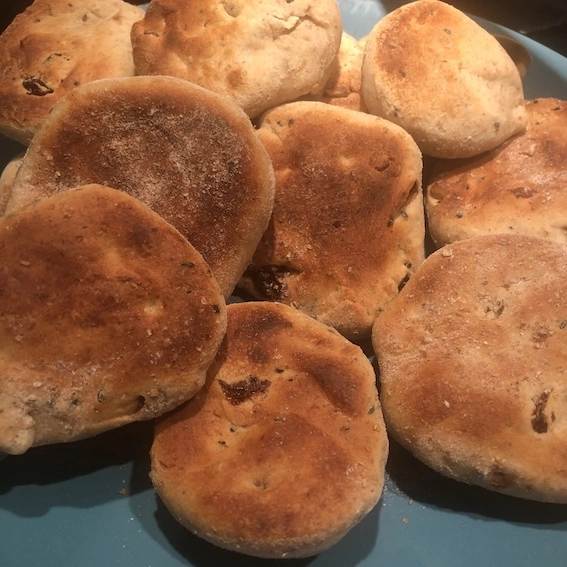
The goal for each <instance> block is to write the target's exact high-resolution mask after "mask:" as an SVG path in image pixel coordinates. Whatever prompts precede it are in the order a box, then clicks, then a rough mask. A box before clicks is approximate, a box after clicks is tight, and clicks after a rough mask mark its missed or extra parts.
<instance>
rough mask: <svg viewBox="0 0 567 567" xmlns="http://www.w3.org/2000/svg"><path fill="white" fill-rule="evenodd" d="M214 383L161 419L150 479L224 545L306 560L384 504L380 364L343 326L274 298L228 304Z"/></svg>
mask: <svg viewBox="0 0 567 567" xmlns="http://www.w3.org/2000/svg"><path fill="white" fill-rule="evenodd" d="M227 310H228V330H227V335H226V337H225V341H224V342H223V345H222V346H221V348H220V350H219V353H218V356H217V358H216V361H215V362H214V363H213V365H212V366H211V369H210V371H209V374H208V378H207V383H206V384H205V386H204V388H203V389H202V390H201V391H200V392H199V394H198V395H197V396H196V397H195V398H194V399H193V400H192V401H191V402H190V403H188V404H186V405H185V406H183V407H182V408H180V409H179V410H176V411H175V412H173V413H171V414H169V415H168V416H166V417H164V418H163V419H160V420H159V421H158V425H157V429H156V435H155V438H154V443H153V446H152V451H151V457H152V472H151V478H152V481H153V483H154V485H155V487H156V489H157V492H158V494H159V495H160V497H161V498H162V500H163V501H164V503H165V505H166V506H167V508H168V509H169V510H170V511H171V513H172V514H173V515H174V517H175V518H176V519H177V520H178V521H179V522H181V523H182V524H183V525H184V526H185V527H187V528H188V529H190V530H191V531H193V532H194V533H196V534H197V535H199V536H200V537H202V538H204V539H206V540H208V541H211V542H213V543H215V544H216V545H219V546H221V547H224V548H227V549H232V550H234V551H239V552H242V553H246V554H249V555H254V556H259V557H272V558H275V557H303V556H309V555H313V554H316V553H319V552H321V551H323V550H324V549H326V548H328V547H330V546H331V545H333V544H334V543H336V541H338V540H339V539H340V538H341V537H342V536H343V535H344V534H345V533H346V532H347V531H348V530H349V529H350V528H351V527H353V525H355V524H356V523H357V522H358V521H359V520H361V519H362V517H364V516H365V515H366V514H367V513H368V512H369V511H370V510H371V509H372V508H373V507H374V505H375V504H376V502H377V501H378V499H379V497H380V495H381V491H382V486H383V481H384V467H385V462H386V456H387V451H388V441H387V436H386V431H385V428H384V423H383V418H382V414H381V410H380V405H379V401H378V396H377V390H376V384H375V375H374V371H373V369H372V367H371V365H370V363H369V361H368V359H367V358H366V357H365V356H364V354H363V353H362V351H361V349H359V348H358V347H356V346H355V345H353V344H352V343H349V342H348V341H347V340H346V339H344V338H343V337H341V336H340V335H339V334H338V333H337V332H336V331H334V330H333V329H331V328H328V327H325V326H324V325H321V324H320V323H318V322H316V321H314V320H313V319H311V318H309V317H307V316H306V315H304V314H302V313H300V312H299V311H297V310H295V309H293V308H291V307H288V306H285V305H282V304H276V303H270V302H247V303H240V304H231V305H229V306H228V309H227Z"/></svg>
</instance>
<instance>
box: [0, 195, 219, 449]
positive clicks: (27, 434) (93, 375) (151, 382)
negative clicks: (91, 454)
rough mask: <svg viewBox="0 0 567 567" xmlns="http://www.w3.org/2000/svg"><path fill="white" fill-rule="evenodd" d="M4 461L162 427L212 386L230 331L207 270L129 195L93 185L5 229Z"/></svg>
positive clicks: (3, 224)
mask: <svg viewBox="0 0 567 567" xmlns="http://www.w3.org/2000/svg"><path fill="white" fill-rule="evenodd" d="M0 290H1V293H0V345H1V346H0V451H4V452H6V453H14V454H18V453H23V452H25V451H26V450H27V449H29V448H30V447H32V446H36V445H46V444H51V443H59V442H65V441H73V440H75V439H81V438H84V437H89V436H92V435H95V434H97V433H100V432H102V431H105V430H108V429H111V428H115V427H118V426H121V425H124V424H126V423H130V422H133V421H139V420H144V419H150V418H154V417H156V416H158V415H161V414H163V413H164V412H166V411H169V410H171V409H173V408H175V407H177V406H178V405H179V404H181V403H182V402H184V401H186V400H187V399H189V398H191V397H192V396H193V395H194V394H195V393H196V392H197V390H199V388H201V387H202V385H203V383H204V381H205V374H206V371H207V368H208V367H209V365H210V363H211V362H212V360H213V358H214V356H215V354H216V351H217V349H218V347H219V345H220V343H221V340H222V338H223V336H224V332H225V329H226V308H225V305H224V298H223V296H222V293H221V291H220V289H219V286H218V284H217V282H216V280H215V279H214V277H213V275H212V273H211V270H210V268H209V267H208V266H207V265H206V264H205V262H204V261H203V259H202V257H201V255H200V254H199V253H198V252H197V251H196V250H195V248H193V246H191V245H190V244H189V243H188V242H187V240H186V239H185V238H183V236H181V234H180V233H179V232H178V231H177V230H175V229H174V228H173V227H172V226H171V225H169V224H168V223H166V222H165V221H164V220H163V219H161V218H160V217H159V216H158V215H157V214H155V213H153V212H152V211H150V210H149V209H148V208H147V207H146V206H145V205H143V204H142V203H140V202H139V201H138V200H136V199H134V198H133V197H130V196H129V195H127V194H126V193H124V192H122V191H116V190H114V189H109V188H108V187H102V186H99V185H89V186H85V187H80V188H78V189H76V190H71V191H66V192H64V193H59V194H57V195H54V196H52V197H50V198H48V199H44V200H42V201H40V202H38V203H37V204H35V205H30V206H28V207H25V208H23V209H21V210H20V211H18V212H17V213H15V214H13V215H8V216H5V217H4V218H3V219H1V220H0Z"/></svg>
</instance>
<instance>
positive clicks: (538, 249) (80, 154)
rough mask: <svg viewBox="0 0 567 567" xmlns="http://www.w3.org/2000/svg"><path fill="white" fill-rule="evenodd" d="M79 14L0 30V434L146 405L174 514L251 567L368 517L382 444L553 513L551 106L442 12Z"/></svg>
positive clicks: (557, 447)
mask: <svg viewBox="0 0 567 567" xmlns="http://www.w3.org/2000/svg"><path fill="white" fill-rule="evenodd" d="M99 4H101V3H100V2H98V1H97V0H76V1H75V2H73V4H72V5H71V4H68V3H67V2H57V1H55V2H54V1H53V0H49V1H47V0H35V2H34V3H33V4H32V6H31V7H30V8H29V9H28V10H26V11H25V12H24V13H23V14H21V15H20V16H18V17H17V18H16V20H15V21H14V22H13V24H12V25H11V26H9V27H8V28H7V30H6V31H5V32H4V34H2V36H0V65H1V66H2V70H3V72H2V74H0V130H1V131H2V132H4V133H5V134H6V135H8V136H11V137H13V138H14V139H15V140H18V141H19V142H21V143H23V144H24V145H27V146H28V147H27V148H25V152H24V153H22V154H20V155H18V156H17V157H16V158H15V159H14V160H13V161H12V162H10V163H9V164H8V165H7V167H6V169H5V170H4V172H3V174H2V176H1V177H0V214H3V215H4V216H3V217H2V218H0V255H1V256H2V261H1V262H0V266H1V267H0V290H1V293H0V334H1V338H2V341H1V342H2V347H1V349H0V450H1V451H4V452H7V453H13V454H20V453H23V452H24V451H26V450H28V449H30V448H31V447H34V446H37V445H45V444H50V443H59V442H67V441H73V440H76V439H80V438H84V437H88V436H92V435H96V434H97V433H99V432H102V431H105V430H108V429H111V428H114V427H118V426H120V425H123V424H125V423H129V422H132V421H137V420H144V419H157V421H156V428H155V437H154V443H153V446H152V450H151V462H152V470H151V478H152V481H153V483H154V486H155V488H156V490H157V492H158V494H159V495H160V497H161V498H162V500H163V502H164V503H165V505H166V506H167V507H168V509H169V510H170V511H171V513H172V514H173V515H174V516H175V517H176V518H177V519H178V521H179V522H181V523H182V524H183V525H185V526H186V527H187V528H188V529H190V530H191V531H193V532H194V533H196V534H198V535H199V536H201V537H203V538H204V539H207V540H209V541H211V542H213V543H214V544H216V545H219V546H221V547H225V548H227V549H232V550H236V551H240V552H243V553H247V554H250V555H255V556H260V557H300V556H309V555H313V554H315V553H319V552H320V551H322V550H324V549H326V548H328V547H330V546H332V545H333V544H334V543H335V542H337V541H338V540H339V539H340V538H341V537H342V536H343V535H344V534H345V533H346V532H347V531H348V530H349V529H350V528H352V526H354V525H355V524H356V523H357V522H359V521H360V520H361V519H362V518H363V517H364V516H365V515H366V514H367V513H368V512H369V511H370V510H371V509H372V508H373V507H374V506H375V504H376V502H377V501H378V500H379V498H380V495H381V493H382V489H383V484H384V475H385V466H386V458H387V454H388V442H389V441H388V435H391V436H392V438H395V439H396V440H397V441H399V442H400V443H401V444H402V445H404V446H406V447H407V448H408V449H409V450H410V451H412V452H413V453H414V454H415V455H416V456H417V457H418V458H419V459H421V460H423V461H424V462H426V463H427V464H429V465H430V466H431V467H432V468H434V469H436V470H438V471H439V472H440V473H442V474H444V475H447V476H450V477H453V478H455V479H457V480H461V481H463V482H468V483H473V484H477V485H480V486H484V487H486V488H488V489H490V490H496V491H500V492H504V493H507V494H511V495H514V496H518V497H520V498H528V499H535V500H544V501H552V502H567V476H566V473H565V470H567V453H565V451H564V450H563V449H562V447H563V445H564V444H565V443H564V442H565V439H566V436H567V420H566V417H565V415H566V414H563V413H562V412H563V411H566V410H567V408H565V399H566V396H567V359H566V356H565V353H566V352H567V348H565V347H566V346H567V287H566V286H565V279H564V278H563V272H564V270H565V265H566V261H567V245H566V234H567V232H566V226H567V224H566V221H565V219H564V218H563V217H564V212H563V211H565V210H566V207H567V201H566V200H565V196H564V195H562V188H563V185H564V182H565V169H564V166H563V165H562V161H561V159H562V156H563V157H564V155H565V144H566V142H565V128H564V125H565V120H566V116H567V114H566V112H565V110H564V109H565V104H564V102H563V101H560V100H544V99H542V100H534V101H528V102H526V101H525V100H524V96H523V89H522V80H521V77H520V74H519V71H518V68H517V67H516V66H515V64H514V62H513V61H512V59H511V58H510V56H509V55H508V54H507V53H506V51H505V50H504V49H503V48H502V47H501V45H500V44H499V43H498V42H497V41H496V40H495V39H494V38H493V37H492V36H491V35H490V34H488V32H486V31H484V30H483V29H482V28H481V27H480V26H478V25H477V24H476V23H475V22H474V21H473V20H471V19H470V18H468V17H467V16H466V15H465V14H463V13H462V12H460V11H459V10H457V9H455V8H452V7H451V6H449V5H447V4H445V3H443V2H440V1H438V0H418V1H416V2H413V3H410V4H407V5H404V6H402V7H401V8H399V9H397V10H395V11H393V12H391V13H390V14H389V15H388V16H386V17H385V18H384V19H382V20H381V21H380V22H378V23H377V24H376V25H375V27H374V28H373V29H372V31H371V33H370V34H369V35H368V36H367V38H366V39H365V41H364V44H362V43H359V42H358V41H357V40H356V39H354V38H353V37H351V36H349V35H348V34H346V33H345V32H344V30H343V28H342V22H341V13H340V9H339V6H338V4H337V2H336V0H324V1H318V2H316V1H315V0H295V1H289V0H288V1H287V2H279V1H275V0H274V1H272V2H263V1H260V0H234V1H230V2H228V1H219V2H212V3H211V2H205V1H203V0H198V1H191V2H189V1H188V0H184V1H182V2H179V1H173V0H152V1H151V2H150V3H149V6H148V8H147V10H146V11H145V12H144V11H143V10H142V9H140V8H136V7H133V6H131V5H128V4H127V3H125V2H124V1H122V0H112V2H106V3H102V4H104V6H102V5H99ZM55 26H57V29H58V31H57V35H55V32H54V31H53V30H54V27H55ZM101 37H103V38H104V42H101V41H100V38H101ZM106 42H108V43H106ZM424 157H427V158H431V159H433V160H434V169H433V171H432V175H431V177H430V178H424V175H423V159H424ZM519 163H521V167H519V166H518V164H519ZM510 172H513V173H514V175H511V174H510ZM558 205H559V206H558ZM562 214H563V217H562V216H561V215H562ZM426 219H427V220H428V222H429V226H428V228H429V231H430V234H431V236H432V237H433V240H434V242H435V245H436V246H437V247H439V248H440V249H439V250H437V251H436V252H434V253H432V254H431V255H430V256H428V255H427V254H428V253H429V252H430V251H429V250H426V246H425V242H426V238H427V236H428V233H427V230H426ZM456 241H459V242H456ZM238 298H240V299H238ZM242 299H254V300H255V301H242ZM535 305H537V307H538V308H537V310H536V309H534V307H533V306H535ZM365 339H371V343H372V346H373V347H374V352H375V354H376V358H377V362H378V366H379V370H380V373H379V382H380V384H379V385H380V389H381V390H380V391H381V394H380V399H379V397H378V387H377V377H376V375H375V372H374V369H373V367H372V366H371V364H370V362H369V360H368V358H367V357H366V355H365V354H364V353H363V350H362V348H361V347H360V341H363V340H365ZM527 446H531V447H536V448H537V450H535V449H534V450H535V453H531V452H530V451H526V447H527ZM534 455H535V456H534ZM542 459H543V460H545V461H546V463H547V465H548V467H547V470H546V471H545V474H543V473H542V471H541V469H540V467H538V466H537V462H540V461H541V460H542ZM323 477H326V478H332V483H330V482H321V479H322V478H323ZM227 511H230V512H231V513H230V514H227Z"/></svg>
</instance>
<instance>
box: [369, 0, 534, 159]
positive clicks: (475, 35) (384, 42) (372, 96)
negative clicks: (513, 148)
mask: <svg viewBox="0 0 567 567" xmlns="http://www.w3.org/2000/svg"><path fill="white" fill-rule="evenodd" d="M362 96H363V99H364V103H365V104H366V107H367V108H368V110H369V112H372V113H373V114H377V115H378V116H382V117H383V118H387V119H388V120H391V121H392V122H395V123H396V124H399V125H400V126H402V127H403V128H405V129H406V130H407V131H408V132H409V133H410V134H411V135H412V137H413V138H414V139H415V141H416V142H417V144H418V146H419V147H420V148H421V150H422V152H423V153H424V154H426V155H430V156H433V157H440V158H460V157H470V156H473V155H477V154H480V153H482V152H485V151H488V150H491V149H493V148H495V147H497V146H498V145H499V144H501V143H502V142H504V141H505V140H507V139H508V138H509V137H510V136H512V135H514V134H517V133H519V132H521V131H523V130H524V128H525V126H526V120H527V119H526V112H525V109H524V95H523V87H522V80H521V77H520V74H519V72H518V69H517V67H516V65H515V63H514V61H513V60H512V59H511V57H510V56H509V55H508V53H507V52H506V50H505V49H504V48H503V47H502V46H501V45H500V43H498V40H496V38H494V37H493V36H492V35H491V34H490V33H488V32H487V31H486V30H484V29H483V28H482V27H480V26H479V25H478V24H477V23H476V22H475V21H474V20H472V19H471V18H469V17H468V16H467V15H465V14H464V13H463V12H461V11H460V10H458V9H457V8H454V7H453V6H451V5H449V4H447V3H445V2H442V1H439V0H418V1H416V2H411V3H409V4H405V5H403V6H401V7H399V8H397V9H396V10H394V11H392V12H390V13H389V14H387V15H386V16H385V17H384V18H383V19H381V20H380V21H379V22H378V23H377V24H376V25H375V26H374V28H373V29H372V31H371V32H370V34H369V36H368V38H367V39H366V43H365V52H364V59H363V63H362Z"/></svg>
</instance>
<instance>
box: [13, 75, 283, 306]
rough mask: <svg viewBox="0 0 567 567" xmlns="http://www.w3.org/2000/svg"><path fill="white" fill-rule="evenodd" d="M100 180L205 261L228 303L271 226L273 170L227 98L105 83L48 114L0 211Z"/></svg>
mask: <svg viewBox="0 0 567 567" xmlns="http://www.w3.org/2000/svg"><path fill="white" fill-rule="evenodd" d="M87 183H101V184H103V185H107V186H109V187H113V188H115V189H120V190H123V191H125V192H126V193H128V194H130V195H132V196H134V197H136V198H138V199H140V200H141V201H142V202H144V203H145V204H146V205H148V206H149V207H150V208H151V209H152V210H154V211H155V212H157V213H158V214H160V215H161V216H162V217H163V218H164V219H165V220H166V221H167V222H169V223H171V224H172V225H173V226H175V227H176V228H177V229H178V230H179V231H180V232H181V233H182V234H183V236H185V237H186V238H187V239H188V240H189V241H190V242H191V244H193V246H195V248H197V250H198V251H199V252H200V253H201V254H202V255H203V257H204V258H205V260H206V261H207V263H208V264H209V266H210V267H211V269H212V270H213V273H214V274H215V276H216V278H217V279H218V281H219V284H220V286H221V289H222V290H223V293H224V294H225V297H228V296H229V295H230V293H231V292H232V290H233V289H234V287H235V285H236V282H237V281H238V279H239V278H240V276H241V274H242V273H243V272H244V270H245V268H246V266H247V264H248V262H249V261H250V259H251V258H252V255H253V253H254V250H255V249H256V246H257V244H258V242H259V240H260V237H261V235H262V233H263V232H264V230H265V229H266V227H267V224H268V222H269V218H270V214H271V210H272V204H273V192H274V178H273V169H272V164H271V162H270V159H269V157H268V155H267V153H266V151H265V150H264V148H263V146H262V144H261V143H260V142H259V141H258V139H257V136H256V133H255V132H254V128H253V126H252V124H251V123H250V120H249V118H248V117H247V116H246V114H244V112H243V111H242V110H241V109H240V108H239V107H238V106H236V104H234V103H233V102H232V101H230V100H229V99H227V98H225V97H221V96H220V95H217V94H215V93H212V92H210V91H207V90H205V89H203V88H201V87H199V86H197V85H193V84H191V83H189V82H187V81H183V80H181V79H175V78H173V77H157V76H152V77H129V78H122V79H103V80H100V81H95V82H92V83H90V84H88V85H84V86H82V87H79V88H77V89H75V90H74V91H72V92H71V93H70V94H69V95H68V96H66V97H65V98H64V99H63V100H62V101H60V103H59V104H58V105H57V106H56V107H55V108H54V109H53V111H52V112H51V113H50V115H49V118H48V119H47V120H46V122H45V124H44V126H43V128H42V129H41V131H40V132H38V134H37V135H36V137H35V139H34V141H33V143H32V144H31V145H30V147H29V148H28V151H27V152H26V155H25V157H24V159H23V161H22V165H21V167H20V170H19V172H18V174H17V176H16V178H15V180H14V185H13V190H12V195H11V197H10V200H9V201H8V205H7V210H8V211H9V212H10V211H14V210H17V209H18V208H19V207H21V206H22V205H24V204H26V203H28V202H31V201H33V200H35V199H38V198H43V197H45V196H48V195H51V194H53V193H56V192H58V191H62V190H66V189H69V188H71V187H75V186H77V185H83V184H87Z"/></svg>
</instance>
